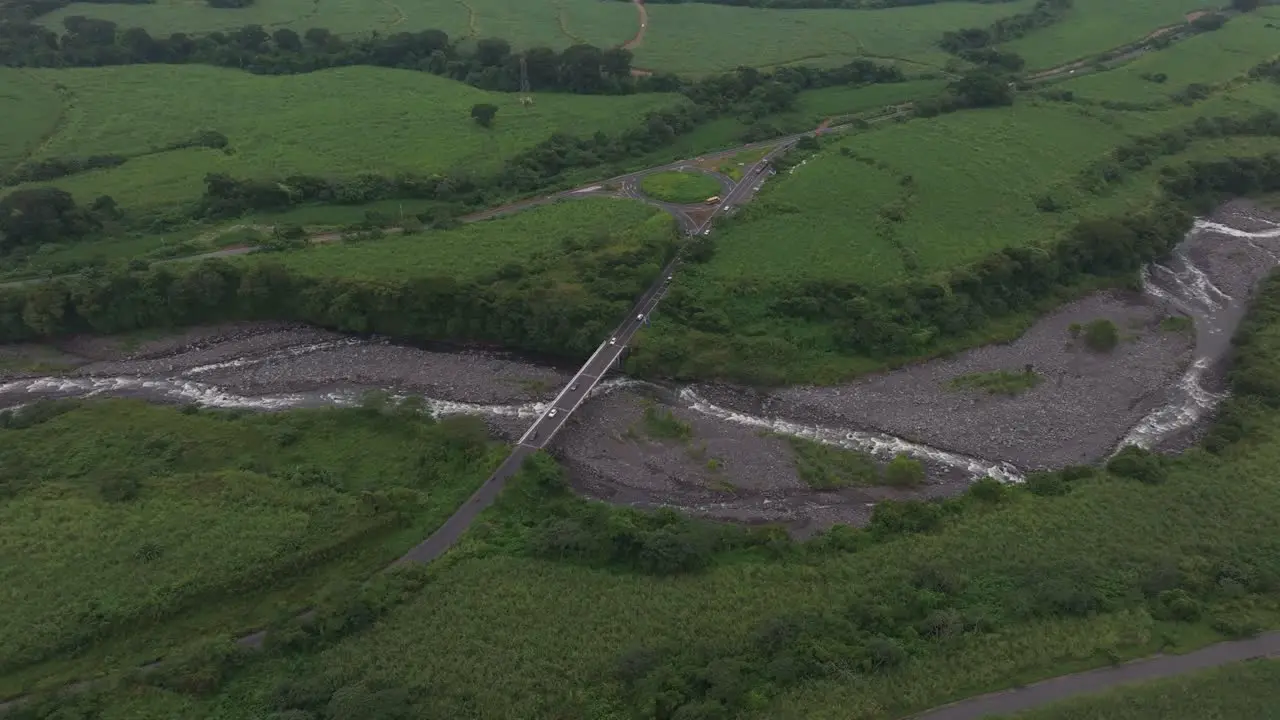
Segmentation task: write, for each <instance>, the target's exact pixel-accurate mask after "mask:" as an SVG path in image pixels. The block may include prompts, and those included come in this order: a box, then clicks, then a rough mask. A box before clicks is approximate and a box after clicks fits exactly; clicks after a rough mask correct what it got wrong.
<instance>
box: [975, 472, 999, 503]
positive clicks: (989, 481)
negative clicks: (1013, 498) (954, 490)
mask: <svg viewBox="0 0 1280 720" xmlns="http://www.w3.org/2000/svg"><path fill="white" fill-rule="evenodd" d="M969 495H970V496H972V497H973V498H974V499H976V500H981V501H982V502H988V503H998V502H1000V501H1002V500H1004V499H1005V498H1006V497H1008V488H1007V487H1005V485H1004V483H1002V482H1000V481H999V480H996V479H995V478H993V477H990V476H988V477H984V478H982V479H981V480H979V481H977V482H975V483H974V484H972V485H970V486H969Z"/></svg>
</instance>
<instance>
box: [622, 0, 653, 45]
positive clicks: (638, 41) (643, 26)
mask: <svg viewBox="0 0 1280 720" xmlns="http://www.w3.org/2000/svg"><path fill="white" fill-rule="evenodd" d="M631 2H632V3H634V4H635V6H636V12H637V13H639V15H640V27H639V28H637V29H636V36H635V37H633V38H631V39H630V40H628V41H626V42H624V43H622V49H623V50H635V49H636V48H638V47H640V46H641V45H643V44H644V33H645V30H647V29H648V28H649V11H648V10H645V8H644V0H631Z"/></svg>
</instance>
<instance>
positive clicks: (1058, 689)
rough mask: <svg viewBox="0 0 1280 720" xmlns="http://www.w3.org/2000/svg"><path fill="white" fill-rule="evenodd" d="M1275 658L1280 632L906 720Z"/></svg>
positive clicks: (1047, 700)
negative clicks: (1246, 661) (1258, 659)
mask: <svg viewBox="0 0 1280 720" xmlns="http://www.w3.org/2000/svg"><path fill="white" fill-rule="evenodd" d="M1268 657H1280V632H1271V633H1266V634H1265V635H1259V636H1258V637H1255V638H1249V639H1248V640H1233V641H1230V642H1222V643H1217V644H1216V645H1209V646H1207V647H1203V648H1200V649H1199V650H1196V651H1194V652H1189V653H1187V654H1185V655H1153V656H1151V657H1149V658H1143V659H1141V660H1134V661H1132V662H1128V663H1125V664H1123V665H1116V666H1113V667H1105V668H1098V669H1097V670H1088V671H1085V672H1080V673H1075V674H1072V675H1062V676H1060V677H1056V678H1050V679H1048V680H1043V681H1041V682H1038V683H1035V684H1034V685H1027V686H1025V687H1020V688H1015V689H1013V690H1004V691H1001V692H994V693H990V694H987V695H979V696H977V697H973V698H969V699H968V700H961V701H959V702H956V703H952V704H950V705H944V706H942V707H940V708H935V709H933V710H929V711H926V712H923V713H921V714H919V715H913V716H911V720H981V719H982V718H996V717H1002V716H1007V715H1011V714H1013V713H1019V712H1023V711H1025V710H1031V709H1033V708H1039V707H1042V706H1044V705H1049V704H1051V703H1055V702H1058V701H1060V700H1066V699H1068V698H1074V697H1078V696H1081V695H1092V694H1095V693H1100V692H1104V691H1107V690H1111V689H1114V688H1117V687H1120V686H1123V685H1131V684H1134V683H1142V682H1149V681H1152V680H1159V679H1161V678H1168V677H1173V676H1176V675H1184V674H1186V673H1193V672H1197V671H1200V670H1208V669H1210V668H1215V667H1219V666H1221V665H1228V664H1230V663H1236V662H1243V661H1245V660H1254V659H1257V658H1268Z"/></svg>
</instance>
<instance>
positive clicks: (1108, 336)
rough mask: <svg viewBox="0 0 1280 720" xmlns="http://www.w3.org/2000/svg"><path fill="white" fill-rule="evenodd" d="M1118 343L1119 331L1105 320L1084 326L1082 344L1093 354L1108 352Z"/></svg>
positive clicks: (1114, 325) (1113, 324)
mask: <svg viewBox="0 0 1280 720" xmlns="http://www.w3.org/2000/svg"><path fill="white" fill-rule="evenodd" d="M1119 343H1120V329H1119V328H1117V327H1116V324H1115V323H1113V322H1111V321H1110V320H1107V319H1105V318H1104V319H1098V320H1094V321H1092V322H1090V323H1089V324H1087V325H1085V326H1084V344H1085V345H1088V346H1089V349H1090V350H1093V351H1094V352H1110V351H1111V350H1114V349H1115V347H1116V345H1118V344H1119Z"/></svg>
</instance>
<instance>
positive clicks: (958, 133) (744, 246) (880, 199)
mask: <svg viewBox="0 0 1280 720" xmlns="http://www.w3.org/2000/svg"><path fill="white" fill-rule="evenodd" d="M1123 137H1124V136H1123V134H1122V133H1120V132H1118V131H1117V130H1116V129H1115V128H1113V127H1111V126H1110V125H1108V124H1106V123H1104V122H1101V121H1099V120H1096V119H1094V118H1090V117H1085V116H1082V115H1081V114H1079V113H1077V112H1075V111H1074V109H1073V108H1071V107H1070V106H1063V105H1041V106H1035V105H1030V104H1027V105H1019V106H1016V107H1013V108H1009V109H1003V110H983V111H979V112H972V113H957V114H954V115H949V116H944V117H940V118H936V119H931V120H913V121H911V122H907V123H902V124H890V125H888V126H886V127H883V128H876V129H874V130H872V131H870V132H865V133H861V134H856V135H853V136H851V137H849V138H846V139H840V140H837V141H834V142H833V143H832V144H831V145H829V146H828V147H826V148H825V149H824V150H823V151H822V153H821V154H820V155H818V156H817V157H815V158H812V159H810V160H809V161H808V162H806V163H805V164H804V165H803V166H800V167H798V168H795V169H794V171H792V172H790V173H789V174H784V175H781V176H779V177H778V178H776V179H775V180H774V181H773V182H772V183H771V186H770V187H769V188H768V189H767V190H766V193H765V195H764V196H763V197H762V202H761V203H760V204H759V206H758V207H751V208H748V209H747V210H746V211H745V212H744V214H743V217H742V219H741V220H739V221H737V222H735V223H734V224H732V225H731V226H727V227H725V229H724V230H723V231H721V233H720V235H719V238H718V240H717V248H718V249H717V254H716V257H715V259H714V260H713V261H712V263H711V265H710V266H709V268H708V272H709V273H710V275H711V276H712V277H717V278H721V279H724V280H726V281H727V280H728V279H730V278H770V277H772V278H788V277H791V278H795V277H801V276H805V277H833V278H842V279H846V280H856V281H861V282H878V281H884V280H890V279H894V278H898V277H902V276H904V275H905V274H906V273H907V272H908V270H911V271H912V272H922V273H929V272H934V271H941V270H946V269H947V268H950V267H954V266H955V265H956V264H958V263H963V262H968V261H972V260H976V259H977V258H979V257H982V256H983V255H985V254H987V253H989V252H991V251H992V250H994V249H998V248H1001V247H1005V246H1008V245H1016V244H1021V243H1024V242H1027V241H1029V240H1030V239H1031V238H1034V237H1036V236H1041V237H1043V236H1045V235H1047V234H1048V233H1050V232H1052V231H1054V230H1055V229H1057V228H1060V227H1063V226H1065V225H1066V224H1068V223H1069V222H1071V221H1072V220H1073V219H1074V216H1073V215H1074V214H1073V213H1070V212H1067V213H1057V214H1046V213H1043V212H1040V211H1039V210H1037V208H1036V205H1035V199H1036V197H1037V196H1038V194H1040V193H1042V192H1045V191H1047V190H1048V189H1049V188H1050V187H1053V186H1054V185H1056V184H1058V183H1060V182H1062V181H1065V180H1067V179H1069V178H1070V177H1072V176H1073V175H1074V174H1075V173H1077V172H1079V171H1080V170H1081V169H1083V168H1084V167H1085V166H1086V165H1087V164H1088V163H1089V162H1090V161H1092V160H1096V159H1098V158H1100V157H1102V156H1103V154H1104V153H1106V152H1107V151H1108V150H1109V149H1110V148H1111V147H1112V146H1114V145H1116V144H1118V143H1119V142H1120V141H1121V140H1122V139H1123ZM843 148H848V152H849V153H852V155H846V154H843V152H842V149H843ZM859 158H863V159H865V160H866V161H867V162H863V161H860V160H859ZM906 178H910V180H909V181H908V180H907V179H906ZM886 213H894V214H895V216H896V217H899V218H900V219H899V220H886V219H885V217H886ZM882 228H887V229H888V231H889V234H891V235H892V238H887V237H886V234H887V233H886V232H883V231H882ZM818 256H821V257H822V258H823V262H822V263H819V264H814V263H813V262H811V259H812V258H813V257H818Z"/></svg>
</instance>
